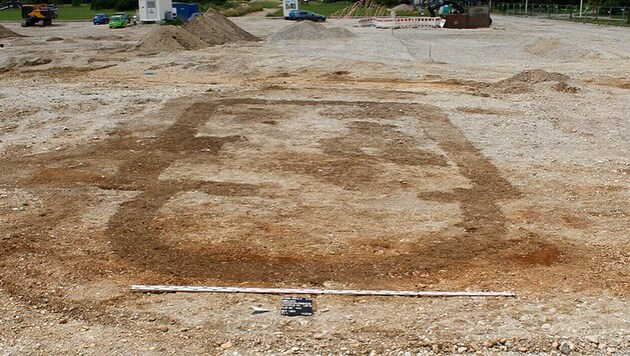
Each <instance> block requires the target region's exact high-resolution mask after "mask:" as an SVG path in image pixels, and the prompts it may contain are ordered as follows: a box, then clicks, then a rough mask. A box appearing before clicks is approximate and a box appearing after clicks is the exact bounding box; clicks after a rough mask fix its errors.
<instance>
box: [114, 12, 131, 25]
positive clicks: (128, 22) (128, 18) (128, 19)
mask: <svg viewBox="0 0 630 356" xmlns="http://www.w3.org/2000/svg"><path fill="white" fill-rule="evenodd" d="M114 16H122V17H123V19H125V20H127V24H130V23H131V18H130V17H129V14H128V13H126V12H117V13H115V14H114Z"/></svg>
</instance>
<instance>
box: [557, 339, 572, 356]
mask: <svg viewBox="0 0 630 356" xmlns="http://www.w3.org/2000/svg"><path fill="white" fill-rule="evenodd" d="M571 349H572V348H571V345H570V343H569V342H568V341H563V342H562V343H561V344H560V346H559V347H558V350H560V352H562V354H564V355H568V354H570V353H571Z"/></svg>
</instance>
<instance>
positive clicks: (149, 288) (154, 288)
mask: <svg viewBox="0 0 630 356" xmlns="http://www.w3.org/2000/svg"><path fill="white" fill-rule="evenodd" d="M131 290H134V291H139V292H209V293H258V294H338V295H339V294H340V295H380V296H409V297H516V294H515V293H514V292H441V291H407V290H363V289H315V288H313V289H308V288H306V289H304V288H247V287H195V286H164V285H132V286H131Z"/></svg>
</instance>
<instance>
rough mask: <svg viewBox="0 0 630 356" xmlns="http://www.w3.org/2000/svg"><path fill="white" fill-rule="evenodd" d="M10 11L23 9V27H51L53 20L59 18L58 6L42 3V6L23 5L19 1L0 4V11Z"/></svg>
mask: <svg viewBox="0 0 630 356" xmlns="http://www.w3.org/2000/svg"><path fill="white" fill-rule="evenodd" d="M9 9H21V11H22V27H28V26H34V25H36V24H38V23H41V26H49V25H51V24H52V20H53V19H56V18H57V17H59V11H58V10H57V6H55V5H52V4H48V3H45V2H44V3H40V4H22V3H21V2H19V1H11V2H8V3H5V4H0V11H3V10H9Z"/></svg>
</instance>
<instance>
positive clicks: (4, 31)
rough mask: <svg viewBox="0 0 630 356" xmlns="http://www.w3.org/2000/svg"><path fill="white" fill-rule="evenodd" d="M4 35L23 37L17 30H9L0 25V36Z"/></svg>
mask: <svg viewBox="0 0 630 356" xmlns="http://www.w3.org/2000/svg"><path fill="white" fill-rule="evenodd" d="M4 37H24V36H23V35H20V34H19V33H17V32H13V31H11V30H9V29H8V28H6V27H4V26H2V25H0V38H4Z"/></svg>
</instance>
